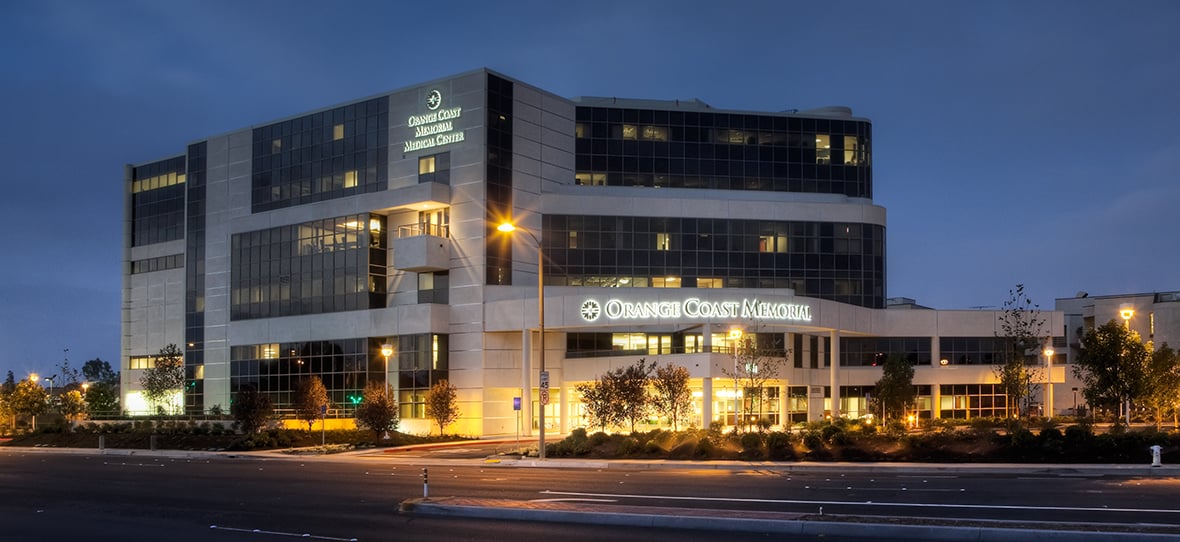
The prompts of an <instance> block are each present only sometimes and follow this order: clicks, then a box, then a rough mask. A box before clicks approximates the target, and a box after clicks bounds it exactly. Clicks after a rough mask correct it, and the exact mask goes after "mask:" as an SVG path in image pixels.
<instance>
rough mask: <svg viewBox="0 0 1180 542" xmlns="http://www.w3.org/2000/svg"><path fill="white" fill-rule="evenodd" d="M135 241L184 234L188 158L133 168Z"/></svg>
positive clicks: (168, 238) (145, 242)
mask: <svg viewBox="0 0 1180 542" xmlns="http://www.w3.org/2000/svg"><path fill="white" fill-rule="evenodd" d="M131 171H132V172H131V222H132V226H131V245H132V246H143V245H150V244H153V243H163V242H165V241H175V240H177V239H183V238H184V194H185V189H184V187H185V179H186V175H185V158H184V157H183V156H177V157H176V158H169V159H167V160H160V161H159V162H152V163H150V164H146V165H143V166H139V167H136V168H132V170H131Z"/></svg>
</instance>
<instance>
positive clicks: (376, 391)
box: [355, 382, 400, 434]
mask: <svg viewBox="0 0 1180 542" xmlns="http://www.w3.org/2000/svg"><path fill="white" fill-rule="evenodd" d="M355 416H356V424H357V425H358V426H361V427H365V428H368V429H369V430H371V431H373V433H374V434H380V433H383V432H387V431H396V430H397V425H398V422H399V421H400V420H399V417H398V412H397V402H396V401H394V400H393V387H392V386H385V385H382V384H381V383H380V382H370V383H369V384H368V385H367V386H365V392H364V396H363V398H362V399H361V404H360V405H358V406H357V407H356V414H355Z"/></svg>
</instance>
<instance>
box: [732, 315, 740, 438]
mask: <svg viewBox="0 0 1180 542" xmlns="http://www.w3.org/2000/svg"><path fill="white" fill-rule="evenodd" d="M729 339H730V341H731V347H732V348H733V430H734V431H737V430H738V410H739V408H738V343H739V341H741V340H742V330H740V329H738V328H733V329H731V330H729Z"/></svg>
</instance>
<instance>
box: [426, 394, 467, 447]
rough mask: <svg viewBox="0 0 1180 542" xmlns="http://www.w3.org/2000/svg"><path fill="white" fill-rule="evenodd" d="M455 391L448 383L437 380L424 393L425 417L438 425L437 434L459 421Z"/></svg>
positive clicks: (440, 434)
mask: <svg viewBox="0 0 1180 542" xmlns="http://www.w3.org/2000/svg"><path fill="white" fill-rule="evenodd" d="M457 395H458V393H457V390H456V389H455V386H452V385H451V383H450V382H448V381H446V380H439V381H438V382H435V383H434V385H433V386H431V387H430V391H428V392H426V415H427V416H429V417H431V418H433V419H434V421H435V422H436V423H438V434H439V436H442V435H443V430H444V429H445V428H446V427H447V426H448V425H451V424H452V423H454V422H455V420H457V419H459V402H458V398H457Z"/></svg>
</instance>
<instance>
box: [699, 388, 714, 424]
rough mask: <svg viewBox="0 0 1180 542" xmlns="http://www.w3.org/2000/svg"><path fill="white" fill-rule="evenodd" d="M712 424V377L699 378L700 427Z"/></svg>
mask: <svg viewBox="0 0 1180 542" xmlns="http://www.w3.org/2000/svg"><path fill="white" fill-rule="evenodd" d="M712 424H713V379H712V378H709V377H705V378H702V379H701V427H703V428H705V429H708V428H709V426H710V425H712Z"/></svg>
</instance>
